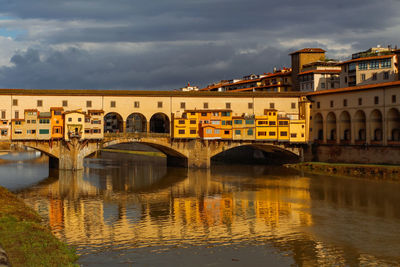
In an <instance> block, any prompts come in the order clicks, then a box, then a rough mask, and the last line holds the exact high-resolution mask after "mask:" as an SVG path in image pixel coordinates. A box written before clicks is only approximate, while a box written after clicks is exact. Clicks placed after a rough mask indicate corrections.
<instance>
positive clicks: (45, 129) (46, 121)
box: [37, 112, 51, 140]
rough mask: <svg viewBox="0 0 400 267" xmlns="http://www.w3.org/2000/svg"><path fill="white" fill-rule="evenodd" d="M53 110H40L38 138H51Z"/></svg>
mask: <svg viewBox="0 0 400 267" xmlns="http://www.w3.org/2000/svg"><path fill="white" fill-rule="evenodd" d="M50 121H51V112H40V113H39V116H38V122H39V123H38V124H37V132H38V133H37V139H40V140H49V139H50V138H51V123H50Z"/></svg>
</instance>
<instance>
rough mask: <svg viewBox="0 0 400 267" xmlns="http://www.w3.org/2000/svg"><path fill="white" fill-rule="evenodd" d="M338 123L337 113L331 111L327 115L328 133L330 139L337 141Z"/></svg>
mask: <svg viewBox="0 0 400 267" xmlns="http://www.w3.org/2000/svg"><path fill="white" fill-rule="evenodd" d="M336 125H337V124H336V115H335V113H333V112H329V113H328V115H327V116H326V134H327V139H328V140H330V141H336Z"/></svg>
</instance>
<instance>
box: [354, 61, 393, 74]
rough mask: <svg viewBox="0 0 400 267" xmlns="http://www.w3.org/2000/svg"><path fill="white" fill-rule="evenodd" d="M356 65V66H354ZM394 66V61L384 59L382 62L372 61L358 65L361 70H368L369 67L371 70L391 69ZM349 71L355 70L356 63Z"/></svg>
mask: <svg viewBox="0 0 400 267" xmlns="http://www.w3.org/2000/svg"><path fill="white" fill-rule="evenodd" d="M353 64H354V65H353ZM391 66H392V59H391V58H387V59H382V60H371V61H364V62H360V63H358V69H359V70H367V69H368V67H369V69H371V70H374V69H379V68H390V67H391ZM349 70H350V71H351V70H355V63H352V64H350V65H349Z"/></svg>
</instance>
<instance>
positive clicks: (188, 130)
mask: <svg viewBox="0 0 400 267" xmlns="http://www.w3.org/2000/svg"><path fill="white" fill-rule="evenodd" d="M198 118H199V114H198V112H195V111H185V112H184V113H183V114H182V116H180V117H174V120H173V122H174V132H173V137H174V138H197V137H198V128H199V126H198V125H199V119H198Z"/></svg>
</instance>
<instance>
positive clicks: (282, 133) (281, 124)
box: [278, 118, 290, 142]
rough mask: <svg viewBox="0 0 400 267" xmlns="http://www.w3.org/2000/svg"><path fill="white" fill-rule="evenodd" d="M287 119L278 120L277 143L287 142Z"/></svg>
mask: <svg viewBox="0 0 400 267" xmlns="http://www.w3.org/2000/svg"><path fill="white" fill-rule="evenodd" d="M289 133H290V129H289V119H288V118H282V119H278V141H281V142H287V141H289V135H290V134H289Z"/></svg>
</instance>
